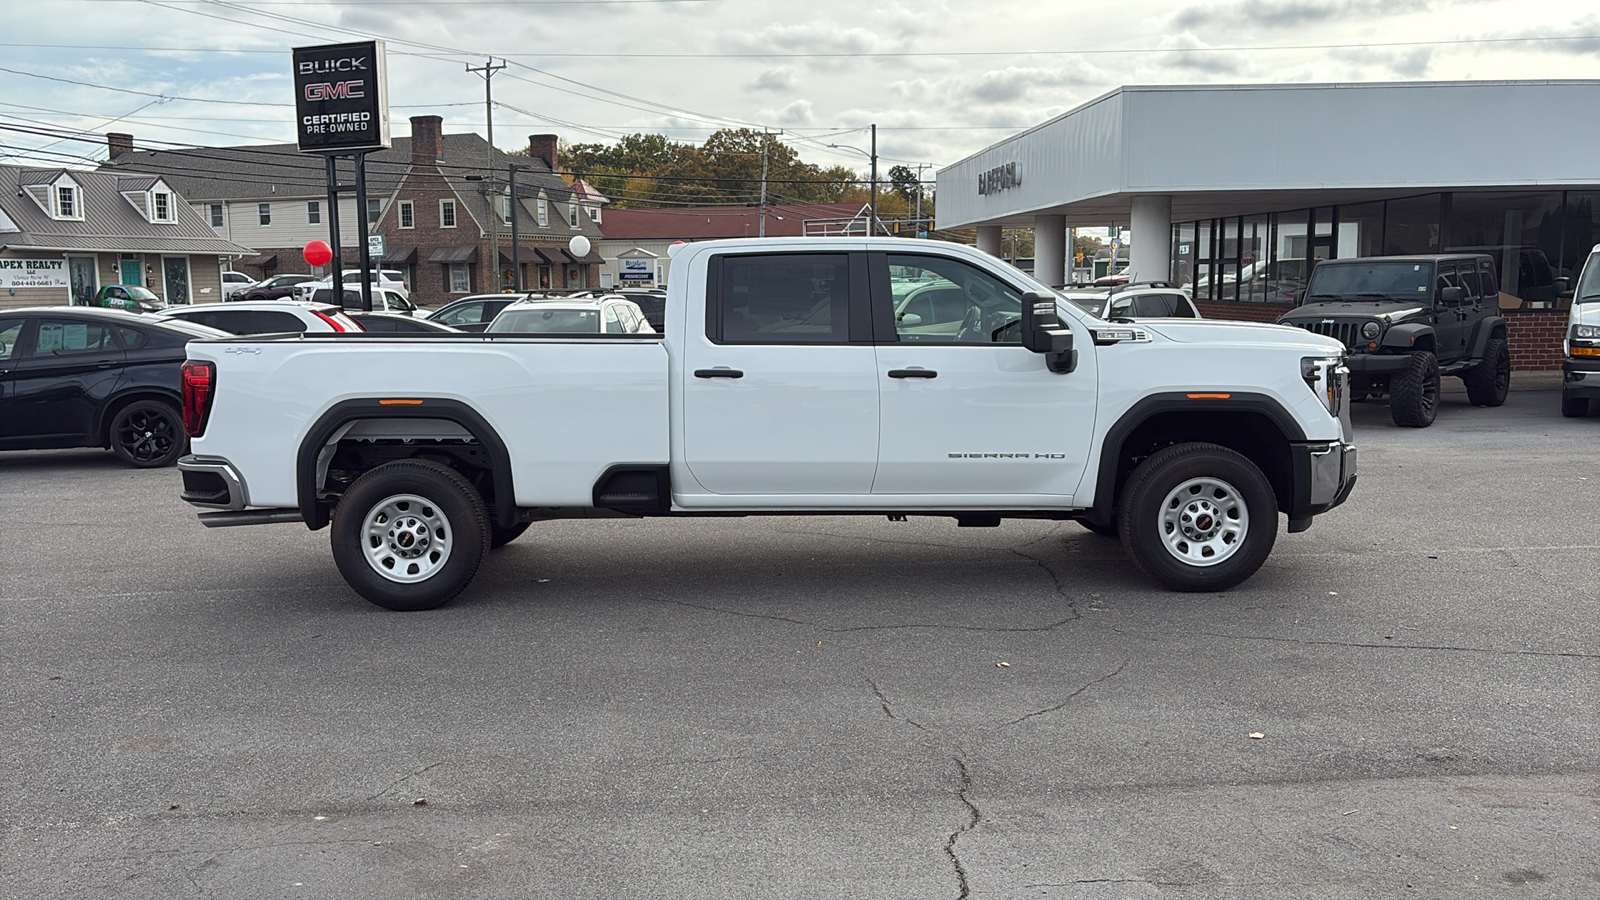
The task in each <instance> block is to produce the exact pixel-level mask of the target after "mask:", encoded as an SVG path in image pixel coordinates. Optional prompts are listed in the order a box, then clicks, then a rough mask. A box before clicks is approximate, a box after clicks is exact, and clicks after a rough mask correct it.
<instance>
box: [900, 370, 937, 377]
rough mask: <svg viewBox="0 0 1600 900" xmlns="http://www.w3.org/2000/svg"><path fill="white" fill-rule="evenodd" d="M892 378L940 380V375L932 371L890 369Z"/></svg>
mask: <svg viewBox="0 0 1600 900" xmlns="http://www.w3.org/2000/svg"><path fill="white" fill-rule="evenodd" d="M889 377H890V378H938V377H939V373H938V372H935V371H934V370H932V369H890V370H889Z"/></svg>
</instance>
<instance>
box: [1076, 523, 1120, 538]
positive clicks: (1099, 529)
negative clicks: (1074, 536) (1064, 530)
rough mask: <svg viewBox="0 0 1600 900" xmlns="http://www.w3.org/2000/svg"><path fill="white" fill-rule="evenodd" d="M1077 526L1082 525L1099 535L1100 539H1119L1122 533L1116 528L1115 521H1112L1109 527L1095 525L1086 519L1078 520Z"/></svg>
mask: <svg viewBox="0 0 1600 900" xmlns="http://www.w3.org/2000/svg"><path fill="white" fill-rule="evenodd" d="M1078 524H1079V525H1082V526H1083V527H1084V528H1086V529H1088V530H1089V531H1091V532H1093V533H1095V534H1098V535H1100V536H1101V537H1109V538H1114V537H1119V536H1120V535H1121V534H1122V532H1121V531H1120V530H1119V529H1118V528H1117V523H1116V522H1115V521H1113V522H1112V523H1111V524H1110V525H1096V524H1095V523H1093V522H1091V521H1089V520H1088V519H1079V520H1078Z"/></svg>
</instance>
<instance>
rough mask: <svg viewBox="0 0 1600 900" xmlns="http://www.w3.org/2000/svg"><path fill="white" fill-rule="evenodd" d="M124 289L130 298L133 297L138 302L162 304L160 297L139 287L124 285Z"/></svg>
mask: <svg viewBox="0 0 1600 900" xmlns="http://www.w3.org/2000/svg"><path fill="white" fill-rule="evenodd" d="M123 289H124V290H126V291H127V292H128V296H130V297H132V298H133V299H135V300H138V301H139V302H141V303H160V302H161V298H160V297H157V296H156V295H155V294H152V293H150V292H149V291H148V290H145V289H144V288H142V287H139V286H137V285H132V284H125V285H123Z"/></svg>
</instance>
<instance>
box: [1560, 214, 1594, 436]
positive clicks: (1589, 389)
mask: <svg viewBox="0 0 1600 900" xmlns="http://www.w3.org/2000/svg"><path fill="white" fill-rule="evenodd" d="M1561 350H1562V352H1563V355H1564V356H1565V357H1566V359H1565V360H1563V361H1562V363H1561V414H1562V415H1563V416H1568V417H1571V418H1576V417H1578V416H1586V415H1588V414H1589V401H1590V400H1595V399H1600V244H1596V245H1594V249H1593V250H1590V251H1589V258H1588V259H1587V260H1584V263H1583V271H1582V272H1580V273H1579V274H1578V285H1577V287H1576V288H1574V289H1573V291H1572V311H1571V312H1570V313H1567V334H1566V337H1565V338H1563V339H1562V341H1561Z"/></svg>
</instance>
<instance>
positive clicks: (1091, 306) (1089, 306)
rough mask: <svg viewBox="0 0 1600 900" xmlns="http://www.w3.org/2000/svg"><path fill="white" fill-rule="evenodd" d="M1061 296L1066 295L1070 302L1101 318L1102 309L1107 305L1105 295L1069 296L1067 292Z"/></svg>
mask: <svg viewBox="0 0 1600 900" xmlns="http://www.w3.org/2000/svg"><path fill="white" fill-rule="evenodd" d="M1061 296H1063V297H1066V300H1067V302H1068V303H1071V304H1072V305H1073V306H1076V307H1077V308H1079V309H1081V310H1083V311H1084V312H1086V313H1088V314H1089V315H1091V316H1094V317H1096V318H1099V316H1100V310H1102V309H1104V308H1105V305H1106V301H1105V298H1104V297H1068V296H1067V295H1066V294H1062V295H1061Z"/></svg>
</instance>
